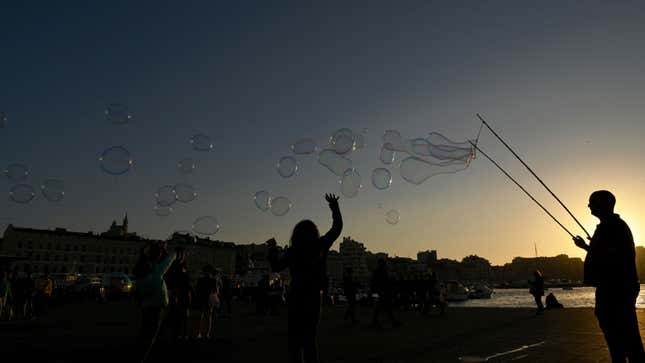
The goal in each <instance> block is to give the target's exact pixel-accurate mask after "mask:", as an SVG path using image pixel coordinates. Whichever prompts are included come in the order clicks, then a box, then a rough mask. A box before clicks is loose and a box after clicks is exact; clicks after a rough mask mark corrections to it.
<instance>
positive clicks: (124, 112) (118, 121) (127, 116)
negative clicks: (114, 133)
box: [105, 103, 132, 125]
mask: <svg viewBox="0 0 645 363" xmlns="http://www.w3.org/2000/svg"><path fill="white" fill-rule="evenodd" d="M105 119H106V120H107V121H108V122H109V123H112V124H115V125H125V124H127V123H128V122H130V120H131V119H132V114H131V113H130V110H129V109H128V106H126V105H124V104H122V103H111V104H109V105H108V106H107V107H106V108H105Z"/></svg>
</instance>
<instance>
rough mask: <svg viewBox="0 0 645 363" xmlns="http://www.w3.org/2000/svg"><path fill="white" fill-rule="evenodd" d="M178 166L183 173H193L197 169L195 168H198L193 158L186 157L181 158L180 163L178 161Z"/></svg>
mask: <svg viewBox="0 0 645 363" xmlns="http://www.w3.org/2000/svg"><path fill="white" fill-rule="evenodd" d="M177 168H179V171H180V172H181V173H182V174H192V173H193V171H195V169H196V168H197V164H196V163H195V160H193V159H192V158H184V159H181V160H179V163H177Z"/></svg>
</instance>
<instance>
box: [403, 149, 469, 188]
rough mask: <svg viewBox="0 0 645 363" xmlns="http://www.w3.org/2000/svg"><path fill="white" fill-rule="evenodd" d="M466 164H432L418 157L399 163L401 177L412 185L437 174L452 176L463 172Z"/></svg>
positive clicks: (457, 162) (451, 162) (453, 162)
mask: <svg viewBox="0 0 645 363" xmlns="http://www.w3.org/2000/svg"><path fill="white" fill-rule="evenodd" d="M467 167H468V164H465V163H464V162H459V161H447V162H441V163H433V162H430V161H427V160H424V159H421V158H418V157H414V156H409V157H407V158H405V159H404V160H403V161H401V177H402V178H403V179H404V180H406V181H407V182H410V183H412V184H417V185H419V184H421V183H423V182H424V181H426V180H428V178H430V177H432V176H434V175H438V174H452V173H456V172H458V171H460V170H464V169H466V168H467Z"/></svg>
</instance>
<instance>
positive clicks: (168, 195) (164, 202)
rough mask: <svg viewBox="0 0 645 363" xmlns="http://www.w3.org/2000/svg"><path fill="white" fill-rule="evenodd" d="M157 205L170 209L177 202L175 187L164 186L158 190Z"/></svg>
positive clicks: (156, 195)
mask: <svg viewBox="0 0 645 363" xmlns="http://www.w3.org/2000/svg"><path fill="white" fill-rule="evenodd" d="M155 198H156V199H157V205H158V206H160V207H168V206H171V205H173V204H175V202H176V201H177V193H176V192H175V186H174V185H163V186H160V187H159V188H158V189H157V192H156V193H155Z"/></svg>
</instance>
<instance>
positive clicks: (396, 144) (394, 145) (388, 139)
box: [383, 130, 404, 151]
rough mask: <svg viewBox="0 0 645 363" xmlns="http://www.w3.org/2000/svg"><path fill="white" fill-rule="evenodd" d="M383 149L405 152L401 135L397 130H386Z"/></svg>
mask: <svg viewBox="0 0 645 363" xmlns="http://www.w3.org/2000/svg"><path fill="white" fill-rule="evenodd" d="M383 147H384V148H386V149H388V150H393V151H404V147H403V139H402V138H401V134H400V133H399V132H398V131H396V130H386V131H385V133H384V134H383Z"/></svg>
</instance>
